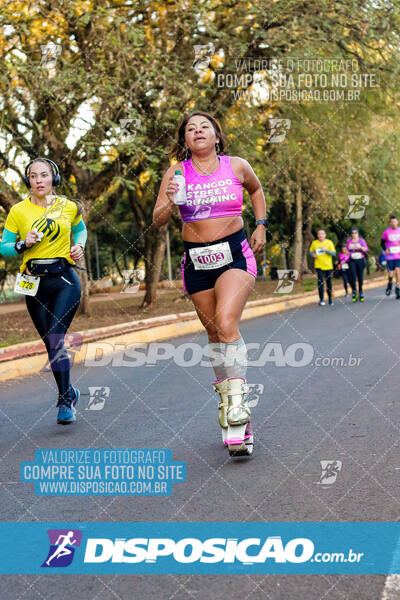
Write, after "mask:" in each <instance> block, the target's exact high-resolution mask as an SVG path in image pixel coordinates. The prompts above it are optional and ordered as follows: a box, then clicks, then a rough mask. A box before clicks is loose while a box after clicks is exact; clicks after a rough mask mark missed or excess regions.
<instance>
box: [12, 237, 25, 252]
mask: <svg viewBox="0 0 400 600" xmlns="http://www.w3.org/2000/svg"><path fill="white" fill-rule="evenodd" d="M14 248H15V250H16V251H17V252H18V254H23V252H25V250H27V249H28V248H27V245H26V243H25V240H18V242H15V244H14Z"/></svg>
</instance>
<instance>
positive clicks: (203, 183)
mask: <svg viewBox="0 0 400 600" xmlns="http://www.w3.org/2000/svg"><path fill="white" fill-rule="evenodd" d="M218 158H219V167H218V169H217V170H216V171H215V173H213V174H212V175H200V174H199V173H197V171H195V169H194V167H193V162H192V159H189V160H185V161H183V163H182V165H183V174H184V177H185V181H186V204H180V205H179V210H180V212H181V217H182V221H184V223H190V222H193V221H200V220H201V219H216V218H217V217H236V216H240V215H241V214H242V204H243V190H242V184H241V182H240V181H239V179H238V178H237V177H236V175H235V173H234V172H233V169H232V167H231V159H230V157H229V156H225V155H223V154H222V155H220V156H218Z"/></svg>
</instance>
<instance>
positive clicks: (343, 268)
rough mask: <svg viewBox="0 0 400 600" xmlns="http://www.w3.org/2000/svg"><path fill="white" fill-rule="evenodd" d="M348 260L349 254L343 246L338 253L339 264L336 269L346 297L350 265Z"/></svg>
mask: <svg viewBox="0 0 400 600" xmlns="http://www.w3.org/2000/svg"><path fill="white" fill-rule="evenodd" d="M349 260H350V252H349V251H348V250H347V246H346V245H345V244H344V245H343V246H342V251H341V252H339V264H338V268H339V271H340V274H341V276H342V279H343V286H344V290H345V292H346V296H348V292H347V286H348V284H349V283H350V265H349Z"/></svg>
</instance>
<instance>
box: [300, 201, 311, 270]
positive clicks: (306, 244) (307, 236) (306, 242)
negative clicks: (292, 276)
mask: <svg viewBox="0 0 400 600" xmlns="http://www.w3.org/2000/svg"><path fill="white" fill-rule="evenodd" d="M305 225H306V226H305V229H304V236H303V267H302V271H303V273H310V271H311V269H310V268H309V266H308V257H309V253H308V252H309V248H310V245H311V242H312V239H313V235H312V213H311V205H310V204H309V203H307V204H306V206H305Z"/></svg>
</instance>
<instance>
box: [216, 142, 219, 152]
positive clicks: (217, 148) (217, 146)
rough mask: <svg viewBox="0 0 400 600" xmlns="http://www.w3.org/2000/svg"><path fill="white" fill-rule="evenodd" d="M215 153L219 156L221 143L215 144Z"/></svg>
mask: <svg viewBox="0 0 400 600" xmlns="http://www.w3.org/2000/svg"><path fill="white" fill-rule="evenodd" d="M215 152H216V153H217V154H218V152H219V142H217V143H216V144H215Z"/></svg>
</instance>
